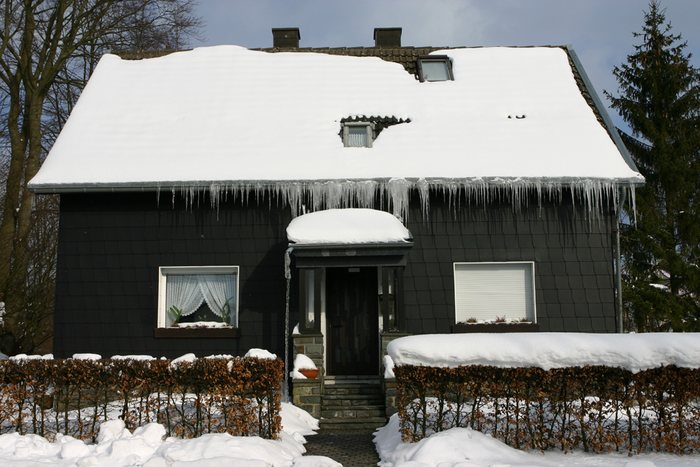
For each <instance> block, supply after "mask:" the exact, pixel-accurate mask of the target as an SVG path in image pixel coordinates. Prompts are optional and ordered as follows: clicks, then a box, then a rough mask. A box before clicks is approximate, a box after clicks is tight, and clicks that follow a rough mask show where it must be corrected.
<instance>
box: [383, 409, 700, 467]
mask: <svg viewBox="0 0 700 467" xmlns="http://www.w3.org/2000/svg"><path fill="white" fill-rule="evenodd" d="M374 442H375V444H376V446H377V452H378V453H379V457H380V459H381V462H380V463H379V465H380V466H381V467H438V466H439V467H489V466H494V467H495V466H502V467H505V466H513V467H516V466H517V467H526V466H527V467H555V466H556V467H563V466H571V467H586V466H591V467H592V466H610V467H690V466H700V455H698V454H696V455H692V456H690V455H689V456H675V455H671V454H657V453H654V454H643V455H638V456H627V455H624V454H586V453H583V452H574V453H568V454H564V453H562V452H553V451H548V452H544V453H541V452H537V451H535V452H525V451H520V450H517V449H514V448H511V447H509V446H507V445H506V444H504V443H502V442H500V441H498V440H496V439H494V438H492V437H490V436H487V435H484V434H482V433H480V432H478V431H476V430H472V429H470V428H452V429H450V430H447V431H443V432H441V433H436V434H434V435H432V436H429V437H428V438H425V439H423V440H421V441H419V442H417V443H402V442H401V433H399V418H398V416H397V415H393V416H392V417H391V419H390V420H389V423H388V424H387V425H386V426H384V427H383V428H381V429H379V430H378V431H377V432H376V433H375V434H374Z"/></svg>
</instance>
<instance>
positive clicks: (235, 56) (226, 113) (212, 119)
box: [31, 46, 642, 191]
mask: <svg viewBox="0 0 700 467" xmlns="http://www.w3.org/2000/svg"><path fill="white" fill-rule="evenodd" d="M435 53H436V54H440V55H448V56H450V57H451V59H452V60H453V70H454V77H455V79H454V81H445V82H424V83H421V82H419V81H417V80H416V79H415V78H414V77H413V76H412V75H410V74H409V73H407V72H406V71H405V70H404V68H403V67H402V66H401V65H399V64H397V63H392V62H387V61H383V60H381V59H379V58H376V57H349V56H335V55H326V54H317V53H300V52H288V53H266V52H258V51H251V50H247V49H245V48H241V47H237V46H217V47H208V48H198V49H194V50H192V51H186V52H178V53H173V54H170V55H167V56H164V57H159V58H153V59H145V60H122V59H120V58H119V57H117V56H114V55H105V56H104V57H103V58H102V59H101V60H100V63H99V65H98V66H97V69H96V70H95V72H94V74H93V75H92V77H91V78H90V81H89V83H88V85H87V86H86V88H85V90H84V91H83V93H82V95H81V96H80V100H79V102H78V103H77V105H76V106H75V108H74V110H73V113H72V114H71V117H70V118H69V120H68V122H67V123H66V125H65V127H64V128H63V131H62V132H61V134H60V136H59V138H58V139H57V141H56V143H55V144H54V147H53V149H52V150H51V152H50V154H49V156H48V158H47V159H46V161H45V163H44V166H43V167H42V169H41V170H40V171H39V173H38V174H37V175H36V177H34V179H33V180H32V181H31V185H32V187H33V188H35V189H37V190H39V191H41V189H42V188H43V189H47V190H49V189H52V188H64V189H65V188H66V187H71V186H72V187H74V188H78V187H90V186H103V187H107V186H119V185H127V186H128V185H130V184H139V185H146V186H153V187H161V186H181V185H182V184H191V183H197V184H201V185H203V186H208V185H210V184H212V183H230V184H235V183H237V182H242V181H245V182H251V181H290V180H295V181H300V180H314V181H318V180H348V179H353V180H387V179H391V178H399V179H400V178H403V179H421V178H426V179H436V180H442V179H460V180H464V179H465V178H466V179H470V180H476V181H478V180H480V179H482V178H486V179H489V180H491V179H515V180H517V181H523V180H528V179H537V180H547V179H552V178H553V179H555V180H559V181H560V180H561V179H562V178H563V179H569V180H570V179H574V180H580V179H589V180H604V181H616V182H634V181H641V180H642V177H641V176H640V175H639V174H638V173H637V172H635V171H633V170H631V169H630V167H628V165H627V164H626V163H625V162H624V160H623V158H622V156H621V155H620V153H619V151H618V149H617V147H616V146H615V145H614V144H613V142H612V140H611V139H610V137H609V136H608V134H607V133H606V131H605V129H604V128H603V127H602V126H601V124H600V123H599V122H598V121H597V120H596V117H595V115H594V113H593V112H592V110H591V108H590V107H589V105H588V104H587V102H586V101H585V100H584V98H583V97H582V95H581V92H580V90H579V88H578V86H577V84H576V82H575V79H574V75H573V72H572V69H571V66H570V65H569V61H568V56H567V53H566V51H565V50H563V49H561V48H553V47H533V48H506V47H495V48H471V49H450V50H442V51H438V52H435ZM362 115H364V116H377V117H392V116H393V117H396V118H398V119H410V120H411V121H410V123H402V124H397V125H393V126H391V127H388V128H386V129H384V130H383V131H382V133H381V134H380V135H379V137H378V138H377V139H376V141H374V144H373V147H372V148H345V147H343V142H342V140H341V138H340V137H339V132H340V130H341V123H340V121H341V119H343V118H346V117H350V116H362ZM509 115H510V116H511V118H508V116H509ZM522 115H525V118H515V116H522Z"/></svg>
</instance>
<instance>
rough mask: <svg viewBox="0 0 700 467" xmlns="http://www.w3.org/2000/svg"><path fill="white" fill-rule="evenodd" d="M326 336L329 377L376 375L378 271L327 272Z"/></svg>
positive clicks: (332, 270) (346, 269) (368, 268)
mask: <svg viewBox="0 0 700 467" xmlns="http://www.w3.org/2000/svg"><path fill="white" fill-rule="evenodd" d="M326 336H327V337H326V345H327V355H326V363H327V364H328V371H329V374H331V375H378V374H379V324H378V315H377V268H372V267H367V268H328V269H327V270H326Z"/></svg>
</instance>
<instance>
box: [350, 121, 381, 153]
mask: <svg viewBox="0 0 700 467" xmlns="http://www.w3.org/2000/svg"><path fill="white" fill-rule="evenodd" d="M373 139H374V132H373V128H372V124H371V123H370V122H345V123H344V124H343V144H344V145H345V147H346V148H371V147H372V140H373Z"/></svg>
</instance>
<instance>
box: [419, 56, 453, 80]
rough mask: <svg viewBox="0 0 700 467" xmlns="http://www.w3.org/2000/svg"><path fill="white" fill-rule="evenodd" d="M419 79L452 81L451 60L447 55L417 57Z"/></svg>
mask: <svg viewBox="0 0 700 467" xmlns="http://www.w3.org/2000/svg"><path fill="white" fill-rule="evenodd" d="M418 76H419V78H420V80H421V81H453V80H454V76H453V75H452V61H451V60H450V57H448V56H447V55H428V56H426V57H421V58H419V59H418Z"/></svg>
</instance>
